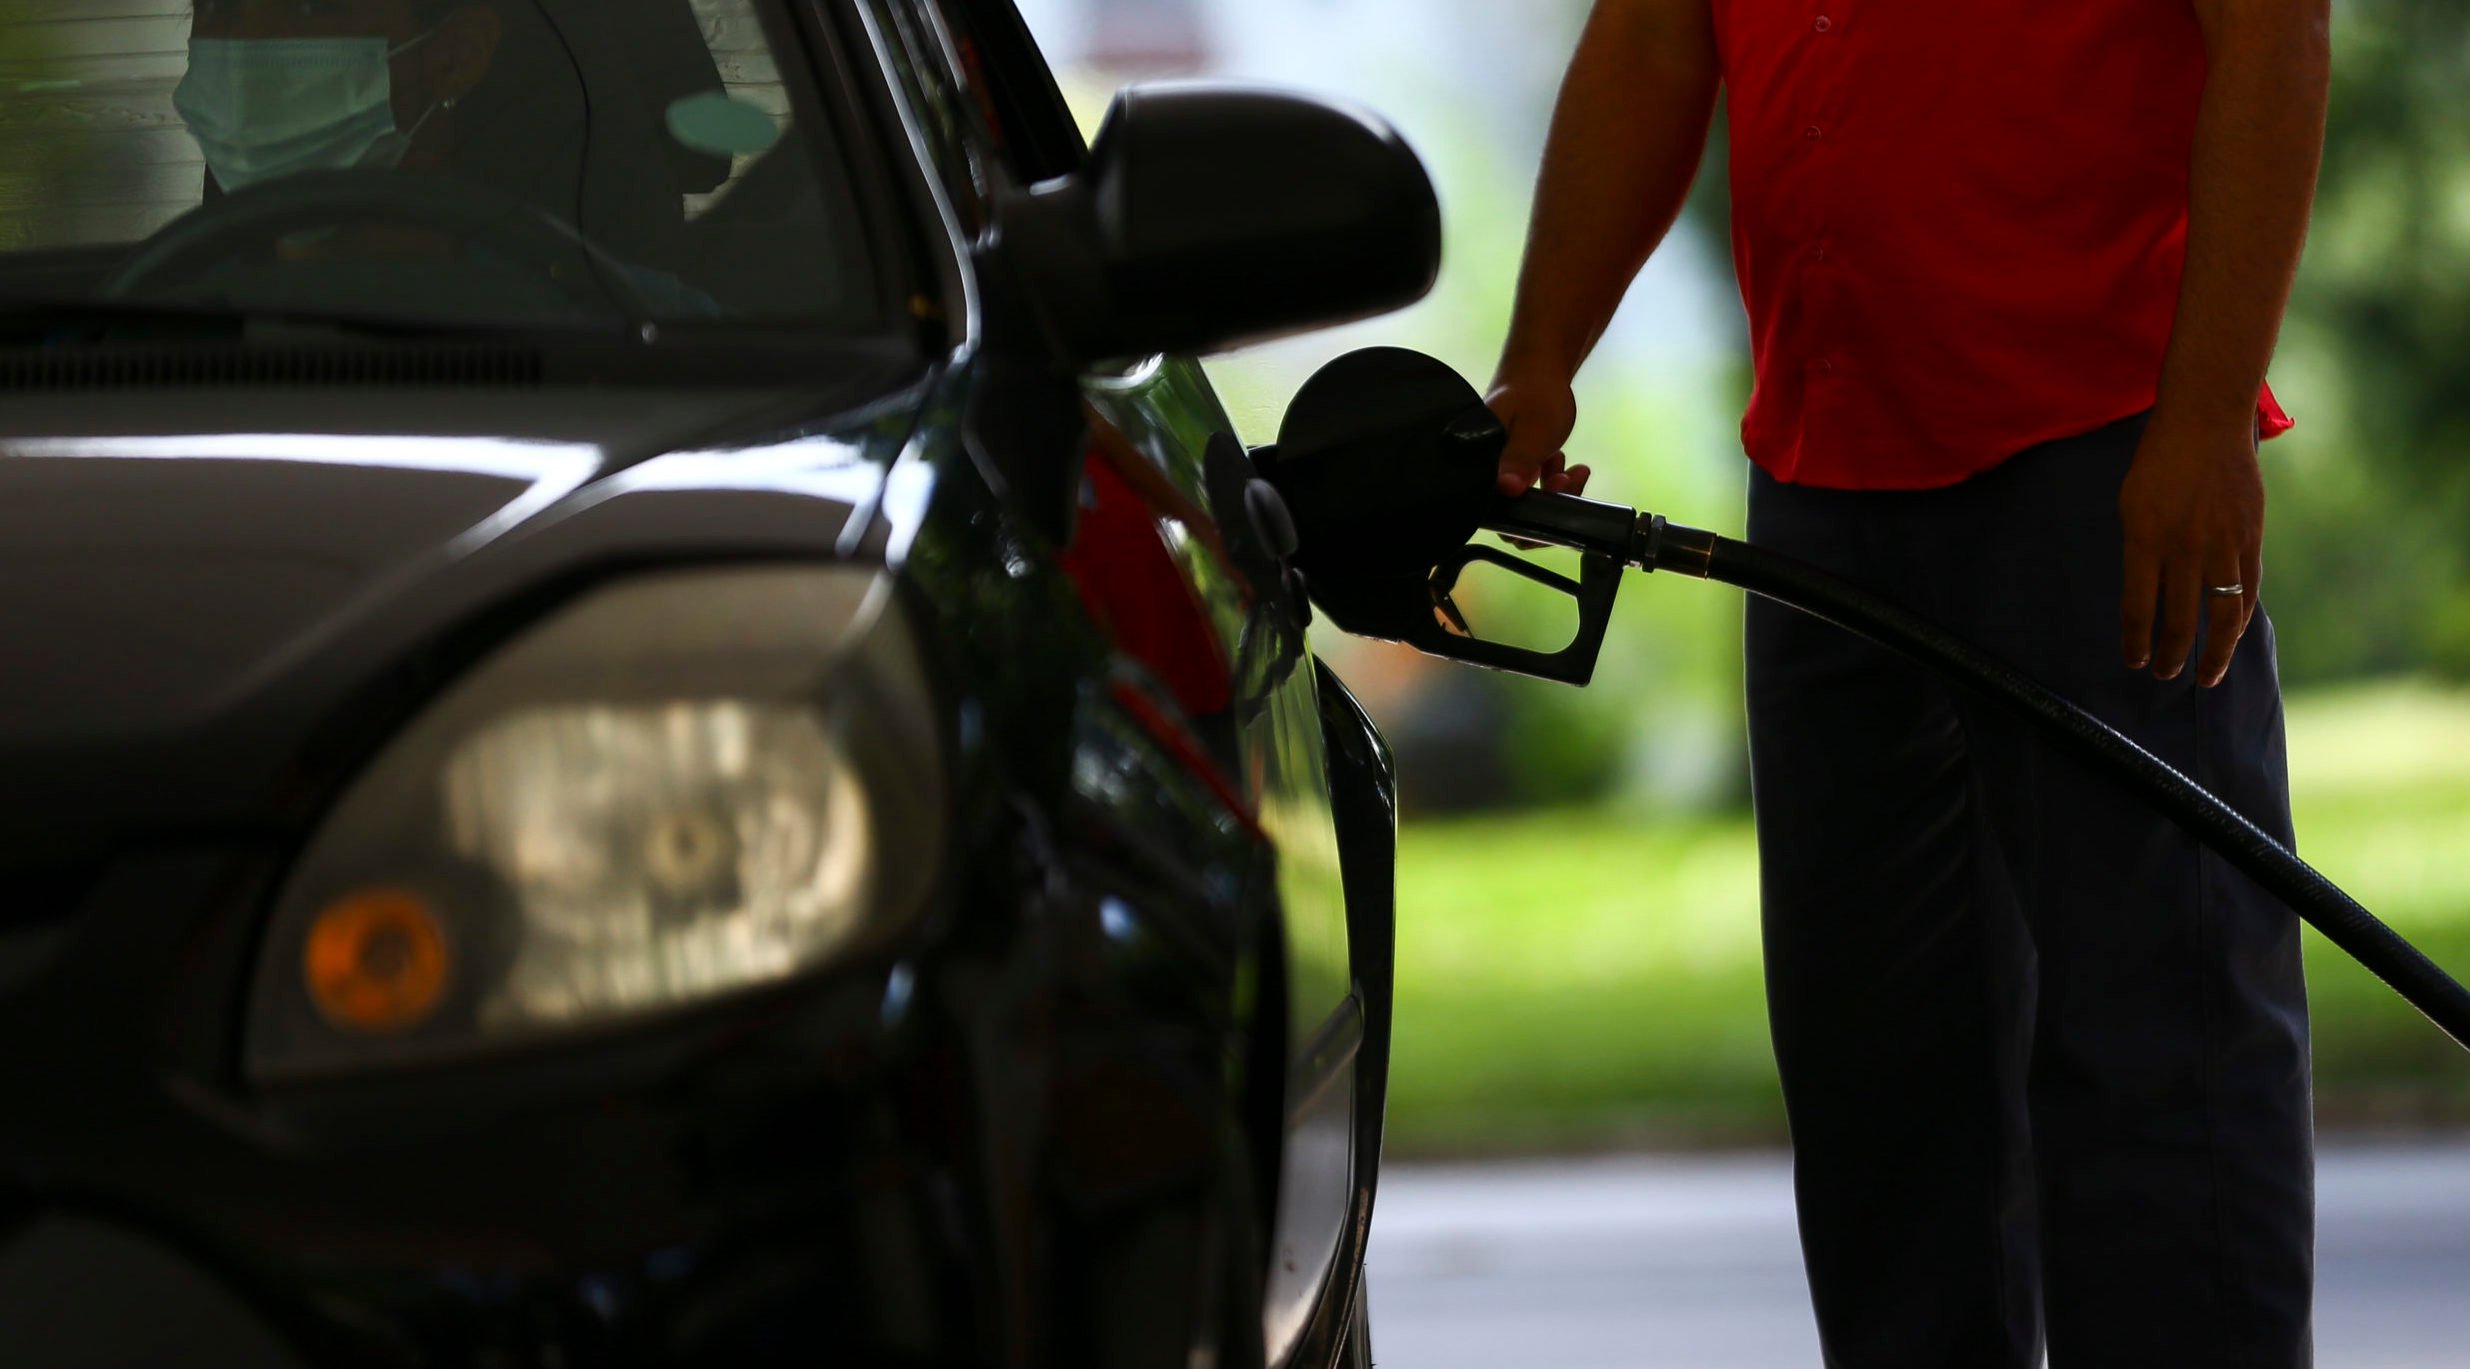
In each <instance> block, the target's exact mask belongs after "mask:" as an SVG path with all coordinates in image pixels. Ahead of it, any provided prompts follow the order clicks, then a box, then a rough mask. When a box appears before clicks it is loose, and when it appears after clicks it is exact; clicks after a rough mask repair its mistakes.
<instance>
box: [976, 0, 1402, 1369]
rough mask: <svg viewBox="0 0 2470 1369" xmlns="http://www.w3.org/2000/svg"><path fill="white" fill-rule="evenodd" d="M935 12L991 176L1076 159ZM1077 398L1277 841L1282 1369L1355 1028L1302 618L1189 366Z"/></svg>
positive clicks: (1100, 477)
mask: <svg viewBox="0 0 2470 1369" xmlns="http://www.w3.org/2000/svg"><path fill="white" fill-rule="evenodd" d="M939 17H940V18H941V19H942V20H943V21H944V25H945V32H946V35H947V37H949V38H950V39H951V40H952V43H953V46H954V52H953V60H954V64H955V65H956V66H958V67H959V68H960V70H959V71H958V73H957V77H958V79H959V80H960V81H961V82H962V83H963V84H964V85H967V86H970V87H972V88H973V91H974V93H975V94H976V95H977V97H978V103H979V104H980V106H981V108H982V111H983V113H984V115H985V117H986V120H987V122H988V124H989V125H990V129H989V132H990V135H991V138H990V141H991V143H992V145H993V149H994V155H995V156H997V157H999V158H1000V159H1001V160H1002V161H1003V162H1004V163H1005V167H1004V170H1005V171H1007V172H1008V173H1009V174H1010V176H1011V177H1012V178H1014V179H1015V180H1016V182H1018V183H1020V184H1029V183H1034V182H1035V181H1038V180H1042V179H1046V178H1048V177H1051V176H1056V175H1062V174H1067V173H1069V172H1070V171H1072V170H1073V169H1075V168H1076V167H1077V165H1078V163H1079V160H1080V158H1081V157H1082V156H1083V155H1085V148H1084V147H1083V144H1082V140H1081V135H1080V133H1079V131H1078V130H1077V128H1076V127H1074V126H1073V124H1072V122H1071V118H1070V114H1069V111H1068V109H1067V107H1066V106H1065V103H1064V101H1063V98H1062V96H1061V94H1060V93H1059V92H1058V90H1057V88H1056V86H1055V83H1054V80H1053V78H1052V76H1051V75H1050V74H1049V73H1048V71H1047V69H1046V66H1045V63H1044V61H1043V59H1042V58H1041V57H1040V56H1039V54H1038V52H1037V50H1036V48H1035V46H1034V44H1033V43H1032V41H1031V40H1030V38H1029V35H1028V32H1027V29H1026V28H1025V26H1023V25H1022V24H1021V22H1020V19H1019V17H1018V15H1017V13H1016V12H1015V11H1014V10H1013V7H1012V4H1011V0H943V2H942V4H941V5H940V6H939ZM1082 389H1083V395H1084V398H1085V400H1086V402H1087V405H1088V410H1089V415H1090V417H1091V420H1092V424H1093V430H1094V437H1093V452H1092V483H1093V485H1094V486H1099V487H1101V490H1100V497H1104V492H1105V489H1106V488H1110V487H1112V485H1113V482H1115V481H1117V480H1122V481H1124V482H1127V483H1128V484H1129V485H1130V486H1132V487H1133V488H1132V489H1130V490H1129V491H1128V493H1129V495H1130V496H1131V497H1133V498H1136V499H1138V500H1139V501H1140V503H1141V506H1142V507H1143V508H1144V509H1145V510H1146V516H1148V517H1150V518H1152V519H1153V520H1155V522H1156V524H1157V527H1158V532H1159V535H1160V537H1161V538H1162V539H1163V541H1164V543H1165V545H1166V546H1167V547H1168V548H1169V549H1170V551H1171V552H1172V554H1173V556H1174V558H1175V560H1176V562H1177V564H1178V566H1179V567H1180V569H1181V571H1182V574H1183V578H1184V580H1185V582H1186V585H1187V586H1188V587H1189V589H1190V591H1191V593H1192V596H1193V598H1194V600H1195V602H1197V604H1198V605H1199V606H1200V608H1201V609H1202V611H1203V612H1204V613H1205V614H1206V616H1207V618H1208V620H1209V623H1210V626H1211V627H1212V629H1213V630H1214V636H1215V640H1216V643H1217V644H1218V646H1219V647H1220V648H1222V651H1223V655H1222V666H1223V670H1224V672H1225V676H1226V682H1227V686H1228V689H1229V694H1230V698H1229V705H1230V706H1229V707H1228V708H1227V710H1226V712H1225V714H1224V716H1225V717H1226V718H1227V719H1229V720H1230V721H1231V735H1228V736H1226V737H1224V738H1223V739H1221V740H1222V742H1223V744H1224V745H1225V747H1226V748H1227V749H1228V750H1229V751H1230V752H1231V758H1232V760H1233V762H1234V769H1235V775H1234V780H1235V783H1236V786H1237V787H1238V788H1239V790H1240V791H1241V794H1242V796H1243V798H1244V799H1245V800H1246V801H1247V802H1248V803H1249V804H1250V805H1251V808H1252V810H1253V816H1254V818H1255V820H1256V821H1257V822H1258V824H1259V826H1260V828H1261V829H1262V831H1263V832H1265V833H1266V834H1267V835H1268V836H1269V837H1270V838H1271V841H1272V844H1273V846H1274V848H1275V851H1276V860H1275V863H1274V866H1273V867H1272V868H1271V869H1270V870H1269V871H1268V872H1267V875H1266V877H1267V878H1268V879H1270V880H1271V881H1273V882H1274V886H1275V887H1274V898H1275V903H1276V905H1277V907H1278V908H1279V909H1280V911H1281V917H1280V918H1279V922H1278V929H1277V930H1278V940H1279V943H1280V944H1279V948H1278V952H1279V956H1280V963H1281V967H1282V971H1283V972H1282V974H1281V975H1280V976H1279V987H1280V990H1281V993H1282V997H1283V1001H1284V1005H1285V1011H1284V1013H1283V1018H1284V1038H1285V1040H1284V1055H1285V1060H1284V1067H1283V1071H1282V1072H1283V1076H1284V1078H1283V1082H1282V1088H1281V1092H1282V1094H1283V1101H1282V1106H1281V1107H1280V1112H1281V1115H1282V1121H1283V1135H1282V1138H1281V1144H1280V1147H1279V1150H1280V1154H1279V1159H1278V1175H1277V1182H1276V1194H1277V1206H1276V1212H1275V1218H1274V1225H1273V1229H1272V1231H1271V1233H1270V1236H1269V1240H1270V1250H1269V1256H1270V1264H1269V1278H1268V1288H1267V1297H1266V1300H1265V1305H1264V1308H1263V1331H1264V1335H1265V1339H1266V1341H1267V1348H1268V1350H1269V1360H1270V1362H1271V1363H1273V1364H1275V1363H1280V1362H1283V1361H1284V1360H1285V1359H1286V1358H1287V1357H1288V1355H1289V1354H1290V1353H1291V1351H1292V1350H1293V1348H1294V1347H1295V1346H1296V1345H1297V1344H1298V1343H1299V1342H1300V1341H1301V1339H1302V1337H1303V1335H1304V1333H1305V1331H1306V1329H1307V1325H1308V1322H1309V1320H1310V1318H1311V1317H1312V1315H1313V1313H1314V1311H1315V1310H1316V1308H1317V1307H1318V1305H1319V1303H1320V1301H1321V1298H1322V1295H1323V1293H1324V1291H1325V1290H1326V1289H1327V1288H1328V1287H1329V1286H1330V1284H1331V1281H1332V1279H1331V1276H1332V1271H1333V1266H1334V1264H1335V1263H1336V1257H1337V1254H1338V1251H1339V1250H1340V1248H1341V1245H1342V1242H1343V1238H1344V1237H1345V1235H1346V1232H1347V1224H1348V1221H1349V1217H1350V1213H1351V1212H1352V1210H1353V1199H1354V1195H1355V1192H1356V1180H1357V1177H1358V1176H1357V1175H1356V1174H1355V1172H1354V1170H1355V1164H1356V1160H1357V1155H1358V1147H1357V1135H1356V1128H1357V1124H1358V1120H1359V1119H1358V1118H1357V1116H1356V1108H1357V1102H1358V1089H1357V1086H1356V1071H1357V1064H1358V1056H1359V1054H1360V1051H1361V1048H1362V1044H1363V1040H1364V1028H1365V1012H1364V1004H1363V1002H1362V1000H1361V998H1360V996H1359V995H1358V993H1357V992H1356V986H1355V982H1354V976H1353V973H1352V967H1351V965H1350V961H1349V946H1348V923H1347V899H1346V888H1345V883H1344V880H1343V878H1342V871H1341V862H1340V850H1339V837H1338V828H1337V823H1336V820H1335V818H1334V816H1333V805H1332V795H1331V788H1330V766H1329V758H1328V755H1327V753H1326V741H1325V735H1324V732H1323V723H1322V716H1323V715H1322V700H1321V698H1320V680H1319V672H1318V670H1317V669H1316V666H1315V663H1314V661H1313V658H1312V655H1311V653H1310V651H1309V649H1308V648H1307V646H1306V643H1305V626H1306V623H1307V622H1308V616H1309V610H1308V609H1307V608H1306V606H1305V604H1304V602H1303V599H1302V596H1301V594H1300V593H1299V582H1296V581H1294V580H1293V579H1292V577H1290V576H1289V575H1288V574H1287V572H1286V568H1285V566H1284V564H1283V560H1282V553H1283V552H1284V550H1286V549H1285V548H1283V547H1280V546H1279V545H1277V543H1278V542H1279V541H1280V540H1281V538H1282V537H1283V536H1284V535H1287V534H1286V533H1284V532H1283V531H1282V528H1281V519H1280V510H1279V509H1278V508H1277V507H1276V506H1275V503H1274V497H1272V496H1270V495H1269V492H1268V490H1267V487H1266V486H1265V485H1262V484H1261V483H1260V482H1259V481H1258V479H1257V472H1256V471H1255V470H1254V469H1253V466H1252V464H1251V461H1250V458H1249V457H1248V456H1247V455H1246V453H1245V451H1244V448H1243V446H1242V443H1241V442H1240V440H1239V439H1238V438H1237V436H1236V434H1235V432H1234V428H1233V425H1232V423H1230V422H1229V420H1228V418H1227V416H1226V412H1225V410H1224V408H1223V407H1222V406H1221V405H1220V403H1219V401H1218V398H1217V395H1216V394H1215V392H1214V391H1213V390H1212V389H1211V388H1210V385H1209V382H1208V380H1207V378H1206V377H1205V376H1204V374H1203V373H1202V371H1201V368H1200V367H1199V365H1198V364H1196V363H1195V362H1193V361H1191V360H1189V359H1186V358H1167V357H1153V358H1148V359H1146V360H1143V361H1141V362H1139V363H1138V364H1137V365H1134V366H1132V367H1130V368H1129V369H1126V370H1123V371H1119V372H1115V373H1111V374H1092V375H1089V376H1086V377H1084V379H1083V385H1082ZM1347 1273H1348V1277H1350V1278H1351V1277H1352V1271H1351V1270H1350V1271H1347Z"/></svg>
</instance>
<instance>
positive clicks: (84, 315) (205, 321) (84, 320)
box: [0, 295, 641, 347]
mask: <svg viewBox="0 0 2470 1369" xmlns="http://www.w3.org/2000/svg"><path fill="white" fill-rule="evenodd" d="M334 333H347V334H351V335H354V336H357V337H364V338H380V339H389V340H394V341H402V342H437V341H464V342H506V341H510V340H514V339H538V338H541V337H543V336H544V335H545V336H548V337H555V338H565V339H570V340H577V341H593V342H603V343H605V342H611V341H621V340H624V341H633V340H639V339H640V336H641V335H640V334H639V333H638V332H637V330H636V329H635V328H634V327H633V326H632V325H630V324H625V323H620V322H616V321H610V322H606V323H595V322H572V323H569V322H559V321H539V322H531V321H526V322H505V323H476V322H471V321H468V320H447V319H422V318H402V317H396V316H392V315H379V314H354V313H345V312H326V311H320V310H311V309H252V308H244V307H240V306H233V305H212V304H147V303H141V302H137V301H132V300H108V299H55V298H29V297H22V296H7V295H0V346H15V347H61V346H85V345H91V344H95V343H102V342H141V341H142V342H254V341H267V342H275V341H301V340H305V339H306V338H308V337H314V336H316V335H319V334H328V335H331V334H334Z"/></svg>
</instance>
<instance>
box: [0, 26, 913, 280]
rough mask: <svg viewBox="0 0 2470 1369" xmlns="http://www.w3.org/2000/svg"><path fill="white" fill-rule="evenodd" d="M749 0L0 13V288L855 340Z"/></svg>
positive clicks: (846, 245)
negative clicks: (734, 328)
mask: <svg viewBox="0 0 2470 1369" xmlns="http://www.w3.org/2000/svg"><path fill="white" fill-rule="evenodd" d="M780 22H781V16H780V15H779V13H778V0H195V4H194V5H192V4H191V3H190V2H189V0H111V3H109V4H99V3H96V0H0V295H4V296H6V297H9V298H11V299H16V300H25V299H32V298H41V299H47V300H58V299H63V298H74V299H91V300H106V299H108V300H121V301H135V302H141V303H160V304H181V305H213V306H224V307H231V308H237V309H266V310H276V309H280V310H285V311H296V312H331V313H351V314H355V315H377V316H381V317H403V318H406V319H419V320H438V319H464V320H470V321H474V322H508V323H516V322H527V321H536V320H553V319H555V320H566V319H578V318H594V319H612V318H614V319H618V320H621V321H623V320H633V319H644V320H662V321H674V322H678V323H726V322H733V321H743V322H760V323H778V322H791V321H795V322H802V323H811V324H820V325H826V326H832V327H839V328H861V327H868V326H876V325H879V324H880V323H881V322H882V320H883V317H884V315H885V314H886V313H887V310H886V309H885V307H884V301H885V299H886V298H887V295H886V292H885V291H884V290H883V289H882V288H881V285H880V281H879V280H878V279H877V276H876V264H875V262H874V260H873V254H872V248H871V245H870V243H869V240H868V236H867V234H866V232H865V231H864V229H863V226H862V225H863V222H864V220H863V218H862V217H861V215H860V214H859V213H858V205H859V203H860V200H859V196H860V195H861V194H862V193H864V187H863V186H862V185H861V184H860V183H859V181H858V179H857V178H856V177H855V175H854V174H853V173H852V171H851V169H850V166H851V164H850V162H849V160H848V158H847V157H846V155H845V151H844V148H843V146H842V140H841V135H840V131H839V130H838V129H836V128H834V127H832V126H831V121H830V120H829V119H828V118H827V117H825V116H824V114H823V111H825V110H827V109H831V108H835V107H837V103H836V102H835V101H831V100H827V99H824V98H821V96H822V94H823V92H822V91H821V90H820V88H819V87H818V86H817V84H816V80H815V78H814V77H813V76H812V75H811V74H810V73H808V72H807V71H806V69H805V68H804V66H803V65H802V64H790V63H784V62H782V61H781V60H779V55H778V54H779V52H780V51H781V49H780V48H779V47H777V46H776V43H777V39H778V36H779V34H780V33H781V32H785V30H781V29H779V28H778V27H777V25H778V24H779V23H780Z"/></svg>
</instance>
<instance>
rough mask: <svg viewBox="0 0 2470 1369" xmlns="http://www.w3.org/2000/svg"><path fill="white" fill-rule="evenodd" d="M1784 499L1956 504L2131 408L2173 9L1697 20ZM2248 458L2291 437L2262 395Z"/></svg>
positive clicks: (2173, 73) (2171, 302) (2017, 8)
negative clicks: (2000, 467) (1816, 492)
mask: <svg viewBox="0 0 2470 1369" xmlns="http://www.w3.org/2000/svg"><path fill="white" fill-rule="evenodd" d="M1712 3H1713V4H1714V6H1715V23H1716V40H1717V43H1718V46H1719V47H1720V48H1721V50H1722V53H1723V62H1724V82H1725V91H1726V97H1725V98H1726V101H1727V109H1728V110H1729V112H1730V115H1731V121H1732V195H1733V261H1734V265H1735V267H1736V268H1737V269H1738V272H1739V275H1740V279H1741V298H1742V301H1743V303H1745V304H1746V305H1747V306H1748V307H1749V316H1750V345H1751V351H1752V354H1753V357H1754V359H1755V361H1756V363H1757V376H1758V380H1757V386H1756V389H1755V391H1754V393H1753V394H1752V395H1751V397H1750V407H1749V414H1748V416H1747V418H1746V419H1745V420H1744V421H1743V423H1742V427H1741V435H1742V441H1743V443H1744V445H1745V446H1747V448H1748V449H1749V454H1750V457H1751V459H1752V460H1754V461H1756V462H1758V464H1760V465H1761V466H1764V467H1765V468H1766V469H1767V470H1768V471H1769V472H1771V473H1773V474H1774V475H1775V476H1776V478H1778V479H1780V480H1786V481H1791V482H1795V483H1800V484H1808V485H1822V486H1832V487H1836V488H1847V489H1923V488H1928V487H1932V486H1938V485H1949V484H1953V483H1955V482H1956V481H1958V480H1962V479H1963V478H1965V477H1966V476H1969V475H1972V474H1975V473H1976V472H1979V471H1982V470H1985V469H1987V468H1989V467H1991V466H1994V465H1996V464H1998V463H1999V462H2000V461H2003V460H2005V459H2006V458H2007V457H2009V456H2012V455H2014V454H2015V453H2016V452H2019V451H2021V450H2023V449H2024V448H2026V447H2029V446H2032V445H2033V444H2035V443H2038V442H2044V441H2048V440H2050V439H2052V438H2058V437H2065V436H2069V435H2072V434H2075V433H2080V432H2086V431H2089V430H2091V429H2093V428H2097V427H2100V426H2101V425H2103V424H2105V423H2109V422H2111V421H2113V420H2116V419H2121V418H2125V417H2127V416H2129V415H2131V414H2136V413H2140V412H2142V411H2143V410H2145V409H2147V408H2150V407H2151V406H2152V403H2153V394H2154V391H2155V389H2156V387H2157V385H2158V383H2159V380H2160V376H2161V359H2162V353H2163V351H2164V350H2165V348H2166V347H2167V345H2168V343H2169V340H2170V329H2171V323H2172V321H2173V320H2174V319H2175V318H2176V316H2177V313H2178V286H2179V273H2180V269H2181V265H2182V263H2183V262H2184V260H2185V255H2186V245H2187V170H2188V157H2189V153H2190V150H2191V148H2192V145H2193V143H2194V138H2195V121H2196V104H2197V101H2198V99H2199V97H2200V96H2201V95H2202V93H2203V88H2204V72H2205V58H2204V43H2203V35H2202V33H2201V31H2200V30H2199V29H2198V28H2197V26H2196V21H2195V17H2194V15H2193V14H2192V13H2191V12H2190V10H2189V8H2188V6H2187V5H2186V4H2184V3H2182V0H1712ZM2258 415H2259V420H2260V423H2261V425H2262V430H2263V431H2264V433H2265V435H2267V436H2270V435H2273V434H2275V433H2279V432H2281V431H2283V430H2284V429H2287V428H2288V427H2289V426H2290V420H2289V418H2288V416H2287V415H2285V414H2284V413H2283V412H2282V411H2281V407H2280V406H2279V405H2278V404H2277V403H2275V402H2274V400H2273V396H2272V391H2271V390H2270V389H2269V388H2268V389H2267V390H2265V391H2264V393H2263V394H2262V395H2260V396H2259V397H2258Z"/></svg>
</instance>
